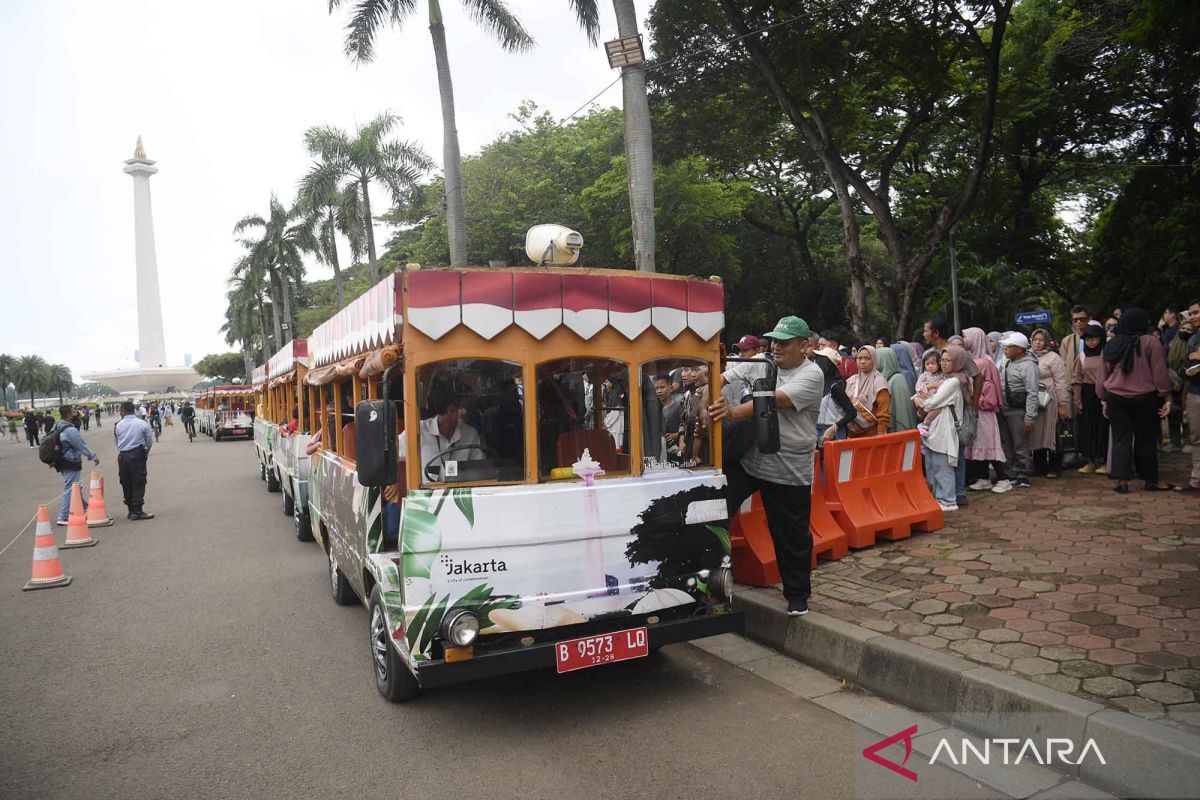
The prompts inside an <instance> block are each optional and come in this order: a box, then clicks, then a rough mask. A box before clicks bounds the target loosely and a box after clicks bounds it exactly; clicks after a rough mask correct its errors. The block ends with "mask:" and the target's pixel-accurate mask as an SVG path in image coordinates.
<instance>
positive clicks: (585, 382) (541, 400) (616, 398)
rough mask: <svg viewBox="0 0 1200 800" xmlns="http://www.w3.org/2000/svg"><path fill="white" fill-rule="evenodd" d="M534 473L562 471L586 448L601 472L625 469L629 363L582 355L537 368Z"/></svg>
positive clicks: (620, 471) (626, 468)
mask: <svg viewBox="0 0 1200 800" xmlns="http://www.w3.org/2000/svg"><path fill="white" fill-rule="evenodd" d="M537 419H538V474H539V476H540V477H541V478H542V479H546V478H551V477H560V475H558V474H557V473H554V470H561V469H567V468H570V466H571V465H572V464H574V463H575V462H576V461H577V460H578V459H579V457H580V456H581V455H582V454H583V451H584V449H585V448H586V449H587V450H588V451H589V452H590V453H591V457H592V460H594V461H598V462H599V463H600V466H601V467H602V468H603V469H604V471H605V474H607V475H613V474H621V473H628V472H629V441H628V440H629V366H628V365H627V364H625V363H624V362H621V361H613V360H610V359H606V358H594V357H591V356H580V357H577V358H564V359H560V360H558V361H549V362H546V363H544V364H539V365H538V368H537Z"/></svg>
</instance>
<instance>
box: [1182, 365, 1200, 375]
mask: <svg viewBox="0 0 1200 800" xmlns="http://www.w3.org/2000/svg"><path fill="white" fill-rule="evenodd" d="M1185 374H1186V375H1187V376H1188V377H1189V378H1194V377H1196V376H1197V375H1200V362H1197V363H1195V364H1192V365H1191V366H1190V367H1188V368H1187V370H1186V371H1185Z"/></svg>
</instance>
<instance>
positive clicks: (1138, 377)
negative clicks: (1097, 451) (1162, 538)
mask: <svg viewBox="0 0 1200 800" xmlns="http://www.w3.org/2000/svg"><path fill="white" fill-rule="evenodd" d="M1170 391H1171V378H1170V376H1169V375H1168V374H1167V359H1166V356H1165V355H1163V347H1162V342H1160V341H1159V340H1158V339H1157V338H1155V337H1154V336H1151V335H1150V315H1149V314H1147V313H1146V312H1145V311H1143V310H1142V309H1140V308H1136V307H1135V308H1127V309H1125V310H1124V311H1123V312H1122V313H1121V319H1120V321H1119V322H1118V323H1117V327H1116V330H1115V331H1114V332H1113V338H1111V339H1109V340H1108V342H1107V343H1106V344H1105V345H1104V351H1103V355H1102V357H1101V361H1100V379H1099V380H1098V381H1096V394H1097V395H1099V396H1100V400H1101V403H1102V408H1103V410H1104V414H1105V415H1106V416H1107V417H1108V424H1109V425H1110V426H1111V431H1112V464H1111V465H1110V467H1109V474H1110V475H1111V476H1112V477H1113V479H1115V480H1116V482H1117V484H1116V486H1114V487H1113V491H1115V492H1118V493H1120V494H1128V493H1129V480H1130V478H1132V477H1133V465H1134V464H1135V463H1136V464H1137V472H1138V475H1139V476H1141V478H1142V479H1143V480H1144V481H1146V490H1147V491H1150V492H1166V491H1170V490H1172V489H1174V488H1175V487H1174V486H1171V485H1170V484H1166V483H1162V482H1161V481H1159V479H1158V437H1159V427H1160V422H1159V420H1160V419H1161V418H1162V417H1165V416H1167V414H1169V413H1170V412H1171V401H1170V399H1169V398H1168V395H1169V393H1170Z"/></svg>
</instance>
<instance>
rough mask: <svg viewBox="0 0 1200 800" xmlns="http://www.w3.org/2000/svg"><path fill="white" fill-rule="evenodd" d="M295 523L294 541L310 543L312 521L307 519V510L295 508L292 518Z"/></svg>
mask: <svg viewBox="0 0 1200 800" xmlns="http://www.w3.org/2000/svg"><path fill="white" fill-rule="evenodd" d="M292 519H293V520H294V521H295V523H296V540H297V541H301V542H311V541H312V540H313V538H314V537H313V532H312V520H311V519H309V516H308V509H307V508H297V509H296V513H295V514H294V515H293V516H292Z"/></svg>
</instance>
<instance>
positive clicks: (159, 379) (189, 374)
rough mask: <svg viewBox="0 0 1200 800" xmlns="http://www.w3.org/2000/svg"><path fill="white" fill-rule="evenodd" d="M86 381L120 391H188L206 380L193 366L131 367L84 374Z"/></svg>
mask: <svg viewBox="0 0 1200 800" xmlns="http://www.w3.org/2000/svg"><path fill="white" fill-rule="evenodd" d="M82 377H83V380H85V381H95V382H96V383H105V384H108V385H109V386H111V387H112V388H113V389H115V390H116V391H118V392H122V393H124V392H145V393H150V392H166V391H171V390H175V391H179V392H187V391H189V390H191V388H192V387H193V386H195V385H196V384H197V383H199V382H200V381H202V380H204V378H203V376H201V375H200V374H199V373H198V372H196V370H194V369H192V368H191V367H131V368H130V369H114V370H109V371H107V372H92V373H89V374H87V375H83V376H82Z"/></svg>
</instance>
